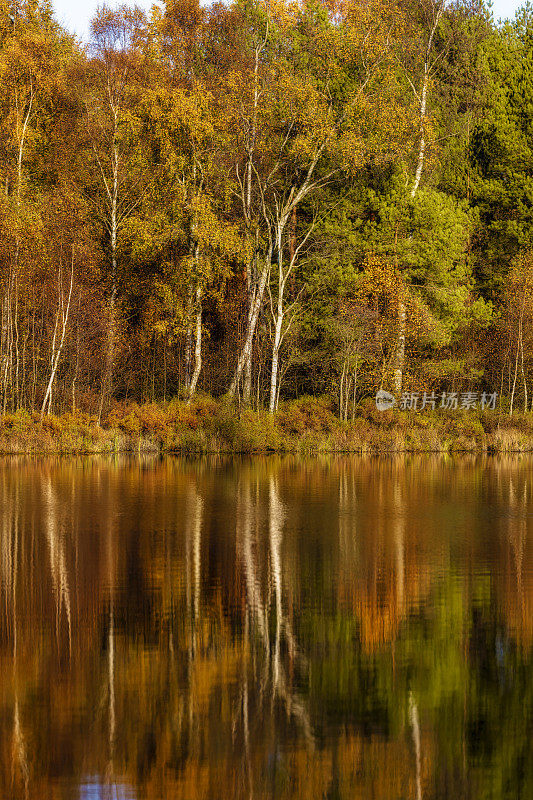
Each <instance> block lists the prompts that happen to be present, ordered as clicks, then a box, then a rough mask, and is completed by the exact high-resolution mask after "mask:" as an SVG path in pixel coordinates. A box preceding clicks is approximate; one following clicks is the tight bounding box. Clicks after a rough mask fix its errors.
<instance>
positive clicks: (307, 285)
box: [0, 0, 533, 421]
mask: <svg viewBox="0 0 533 800" xmlns="http://www.w3.org/2000/svg"><path fill="white" fill-rule="evenodd" d="M91 31H92V34H91V40H90V42H89V43H88V44H84V45H82V44H81V43H80V42H78V41H77V40H76V39H75V38H74V37H73V36H71V35H70V34H68V33H67V32H65V31H64V30H63V29H62V28H61V27H60V26H59V25H58V24H57V22H56V21H55V20H54V17H53V12H52V9H51V5H50V3H49V2H46V1H43V2H38V0H21V1H20V2H15V3H8V2H4V3H3V10H2V13H1V15H0V37H1V47H0V82H1V91H0V98H1V100H0V174H1V177H2V184H1V185H2V191H1V192H0V205H1V210H0V225H1V226H2V232H1V237H0V303H1V337H0V404H1V408H2V410H3V412H4V414H5V413H13V412H17V411H18V410H21V409H25V410H27V411H30V412H38V413H39V414H40V415H41V418H42V416H43V415H46V414H49V413H54V414H60V413H63V412H66V411H71V410H72V411H74V410H76V409H81V410H82V411H84V412H87V413H89V414H93V415H95V416H96V417H97V419H98V420H99V421H100V420H102V419H105V418H106V415H108V414H109V413H110V410H111V409H112V408H113V407H114V406H116V404H120V403H127V402H130V401H136V402H147V401H150V402H159V401H162V402H165V401H168V400H169V399H170V398H172V397H181V398H182V399H183V400H184V401H187V400H190V399H191V398H192V397H193V396H194V395H195V393H201V394H208V395H211V396H213V397H222V396H225V397H229V398H230V399H231V398H233V399H235V400H237V401H238V402H239V403H241V404H244V405H245V406H251V407H252V408H256V409H258V408H261V409H266V410H267V411H275V410H276V409H277V408H278V403H279V402H280V398H281V401H283V400H284V399H291V398H297V397H301V396H303V395H311V396H315V397H316V396H321V397H326V398H329V401H330V407H331V409H332V411H333V412H334V413H337V414H339V415H340V416H341V419H342V418H344V419H348V417H349V416H350V415H352V417H353V413H354V409H355V407H356V406H357V404H358V403H359V402H360V401H361V400H362V399H364V398H365V397H370V396H372V395H373V394H374V393H375V391H376V389H377V388H378V387H384V388H386V389H388V390H390V391H392V392H394V393H395V394H396V395H398V396H399V395H400V394H401V393H402V392H406V391H428V392H429V391H431V392H433V391H435V392H442V391H447V390H453V391H459V392H462V391H466V390H470V391H472V390H476V391H480V392H481V391H491V392H498V393H499V395H500V397H501V398H503V399H502V401H501V402H503V403H504V407H505V409H507V410H509V411H510V412H511V414H512V413H513V410H520V411H522V410H523V411H528V410H530V408H531V407H532V406H533V356H532V347H531V345H532V344H533V227H532V225H531V221H532V218H533V183H532V181H533V19H532V15H531V11H530V10H529V9H528V8H527V7H525V8H524V9H523V10H522V11H520V12H519V13H518V14H517V17H516V19H515V21H514V22H512V23H505V24H502V25H500V26H497V25H495V23H494V21H493V19H492V16H491V14H490V10H489V9H487V7H486V6H484V5H483V4H482V3H478V2H457V3H446V2H443V1H442V0H398V1H397V2H390V0H386V1H385V0H364V1H363V0H361V2H359V0H354V2H351V0H348V2H331V3H330V2H320V1H319V0H316V1H315V0H309V2H302V3H284V2H277V0H273V2H255V1H254V0H238V2H234V3H228V4H221V3H217V4H213V5H211V6H206V7H200V6H199V5H198V3H197V2H196V0H167V1H166V2H164V3H162V4H161V5H160V6H154V7H153V9H152V11H151V12H150V14H149V15H145V14H144V12H142V11H140V10H139V9H138V8H135V7H133V6H131V7H130V6H123V7H120V8H118V9H115V10H111V9H109V8H107V7H105V6H103V7H101V8H100V10H99V11H98V13H97V15H96V17H95V18H94V20H93V22H92V27H91Z"/></svg>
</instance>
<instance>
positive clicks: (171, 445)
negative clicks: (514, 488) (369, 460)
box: [0, 396, 533, 454]
mask: <svg viewBox="0 0 533 800" xmlns="http://www.w3.org/2000/svg"><path fill="white" fill-rule="evenodd" d="M530 450H531V451H533V415H530V414H522V415H514V416H513V417H509V416H508V415H500V414H499V413H498V412H495V411H492V412H491V411H486V412H476V411H456V412H439V411H434V412H418V413H417V412H403V411H396V410H393V411H387V412H379V411H377V409H376V408H375V405H374V402H373V401H372V400H369V401H366V402H364V403H362V404H361V405H360V407H359V409H358V410H357V415H356V417H355V419H354V420H352V421H350V422H346V423H344V422H340V421H339V420H338V418H337V417H336V416H335V415H334V413H333V410H332V407H331V404H330V403H329V401H328V400H327V399H324V398H311V397H303V398H300V399H299V400H293V401H290V402H286V403H283V404H282V405H281V407H280V409H279V411H277V412H276V414H275V415H274V416H271V415H270V414H268V413H267V412H265V411H260V412H255V411H251V410H249V409H241V410H239V409H237V408H236V407H235V406H233V405H231V404H229V403H227V402H226V401H225V400H221V401H216V400H214V399H212V398H210V397H205V396H202V397H198V398H197V399H196V400H195V401H194V402H193V403H191V404H190V405H187V404H186V403H184V402H183V401H180V400H172V401H170V402H167V403H147V404H144V405H138V404H136V403H128V404H124V403H123V404H117V405H115V407H114V408H113V410H112V411H111V413H110V414H109V415H108V416H107V418H106V419H105V420H104V421H103V424H102V426H99V425H98V422H97V419H96V417H93V416H90V415H88V414H84V413H82V412H76V413H74V414H64V415H62V416H49V417H45V419H44V420H43V422H42V423H41V421H40V418H39V415H38V414H29V413H27V412H24V411H20V412H17V413H16V414H7V415H4V416H3V417H1V418H0V452H2V453H4V454H7V453H35V454H36V453H113V452H127V451H131V452H156V453H165V452H181V453H189V454H200V453H208V452H235V453H237V452H238V453H252V452H268V451H276V452H296V453H302V454H305V453H309V454H311V453H325V452H358V453H399V452H439V451H440V452H460V451H467V452H495V453H498V452H502V453H503V452H505V453H508V452H513V451H516V452H526V451H530Z"/></svg>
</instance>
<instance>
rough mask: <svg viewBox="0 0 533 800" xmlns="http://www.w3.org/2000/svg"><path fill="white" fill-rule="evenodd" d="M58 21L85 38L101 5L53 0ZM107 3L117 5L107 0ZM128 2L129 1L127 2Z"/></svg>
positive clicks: (507, 4) (515, 4) (509, 2)
mask: <svg viewBox="0 0 533 800" xmlns="http://www.w3.org/2000/svg"><path fill="white" fill-rule="evenodd" d="M133 2H136V5H138V6H141V8H145V9H146V10H148V9H149V8H150V6H151V5H152V2H153V0H133ZM53 3H54V7H55V10H56V16H57V19H58V21H59V22H60V23H61V24H62V25H64V27H65V28H67V30H70V31H72V32H73V33H76V34H77V35H78V36H79V37H80V38H81V39H85V40H86V39H87V38H88V34H89V22H90V20H91V17H92V16H93V14H94V12H95V9H96V7H97V6H98V5H101V2H99V0H53ZM107 4H108V5H110V6H113V5H119V3H114V2H113V0H108V2H107ZM128 4H129V3H128ZM521 5H523V2H522V0H493V13H494V16H495V18H496V19H499V18H500V17H501V18H504V17H512V16H513V15H514V12H515V10H516V9H517V8H519V7H520V6H521Z"/></svg>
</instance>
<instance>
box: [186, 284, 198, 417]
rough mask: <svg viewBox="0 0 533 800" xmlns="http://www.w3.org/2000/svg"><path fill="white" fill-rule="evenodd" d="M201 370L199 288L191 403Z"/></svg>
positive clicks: (190, 390) (190, 387)
mask: <svg viewBox="0 0 533 800" xmlns="http://www.w3.org/2000/svg"><path fill="white" fill-rule="evenodd" d="M201 369H202V291H201V289H200V287H198V288H197V289H196V336H195V345H194V372H193V374H192V378H191V385H190V386H189V399H188V401H187V402H188V403H190V402H191V400H192V398H193V395H194V393H195V391H196V384H197V383H198V378H199V377H200V371H201Z"/></svg>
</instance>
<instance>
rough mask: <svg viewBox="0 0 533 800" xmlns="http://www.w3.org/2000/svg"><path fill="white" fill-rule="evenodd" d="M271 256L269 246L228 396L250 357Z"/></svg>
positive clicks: (236, 384)
mask: <svg viewBox="0 0 533 800" xmlns="http://www.w3.org/2000/svg"><path fill="white" fill-rule="evenodd" d="M271 258H272V248H271V247H270V248H269V251H268V253H267V255H266V257H265V261H264V262H263V267H262V270H261V274H260V276H259V283H258V285H257V289H256V292H255V294H254V297H253V300H252V304H251V306H250V312H249V314H248V321H247V325H246V335H245V338H244V344H243V347H242V350H241V353H240V355H239V359H238V361H237V367H236V369H235V374H234V376H233V380H232V382H231V385H230V388H229V391H228V394H229V396H230V397H235V393H236V391H237V386H238V385H239V381H240V380H241V377H242V374H243V370H244V367H245V364H246V363H247V360H248V359H249V358H251V354H252V345H253V339H254V335H255V329H256V327H257V321H258V319H259V312H260V311H261V306H262V304H263V296H264V293H265V288H266V283H267V280H268V276H269V275H270V260H271Z"/></svg>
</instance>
